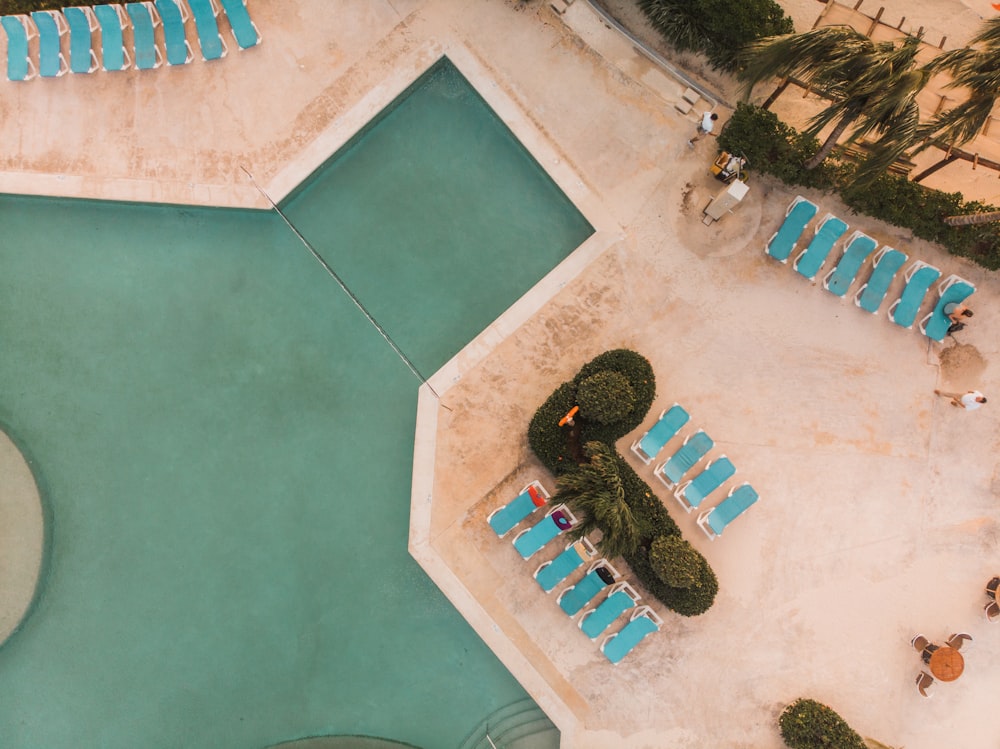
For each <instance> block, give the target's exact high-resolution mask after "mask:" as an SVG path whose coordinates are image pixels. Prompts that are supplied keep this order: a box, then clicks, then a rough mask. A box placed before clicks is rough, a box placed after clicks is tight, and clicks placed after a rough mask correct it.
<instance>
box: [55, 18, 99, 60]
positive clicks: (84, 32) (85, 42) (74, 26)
mask: <svg viewBox="0 0 1000 749" xmlns="http://www.w3.org/2000/svg"><path fill="white" fill-rule="evenodd" d="M63 15H64V16H65V17H66V23H67V24H69V69H70V70H71V71H73V72H74V73H89V72H91V70H93V67H91V63H93V64H95V65H96V63H97V60H96V59H95V58H94V53H93V47H92V46H91V31H90V21H89V19H88V18H87V14H86V12H85V11H84V10H83V8H63Z"/></svg>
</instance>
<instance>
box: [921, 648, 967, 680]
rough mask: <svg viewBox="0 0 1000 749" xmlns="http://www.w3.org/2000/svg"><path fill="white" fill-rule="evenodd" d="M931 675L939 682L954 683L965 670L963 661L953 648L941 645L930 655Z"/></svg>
mask: <svg viewBox="0 0 1000 749" xmlns="http://www.w3.org/2000/svg"><path fill="white" fill-rule="evenodd" d="M930 666H931V673H932V674H933V675H934V678H935V679H940V680H941V681H955V679H957V678H958V677H959V676H961V675H962V671H963V670H964V669H965V659H964V658H963V657H962V654H961V653H959V652H958V651H957V650H955V648H950V647H948V646H947V645H943V646H942V647H940V648H938V649H937V650H935V651H934V652H933V653H932V654H931V663H930Z"/></svg>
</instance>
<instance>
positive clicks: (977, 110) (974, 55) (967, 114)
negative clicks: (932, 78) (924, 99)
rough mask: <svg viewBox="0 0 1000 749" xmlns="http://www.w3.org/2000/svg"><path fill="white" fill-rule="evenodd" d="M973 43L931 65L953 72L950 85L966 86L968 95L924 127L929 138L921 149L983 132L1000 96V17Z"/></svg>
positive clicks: (936, 70) (988, 23) (954, 142)
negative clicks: (974, 46)
mask: <svg viewBox="0 0 1000 749" xmlns="http://www.w3.org/2000/svg"><path fill="white" fill-rule="evenodd" d="M970 44H973V45H976V44H978V45H981V46H980V47H979V48H973V47H971V46H970V47H964V48H963V49H954V50H951V51H950V52H945V53H943V54H940V55H938V56H937V57H935V58H934V59H933V60H931V62H930V63H928V65H927V68H928V70H930V71H931V72H932V73H939V72H943V73H949V74H950V75H951V76H952V81H951V83H949V84H948V88H965V89H967V90H968V94H969V95H968V98H967V99H966V100H965V101H963V102H962V103H961V104H958V105H957V106H954V107H952V108H951V109H946V110H945V111H943V112H941V113H940V114H938V115H937V116H935V117H934V118H933V119H932V120H931V121H930V122H928V123H927V124H926V125H924V126H922V127H921V128H920V135H921V137H924V138H928V139H931V140H928V141H926V142H925V143H924V144H923V145H922V146H921V147H920V149H919V150H922V149H924V148H926V147H927V146H929V145H931V144H932V143H933V140H938V141H943V142H944V143H947V144H949V145H952V146H960V145H962V144H963V143H968V142H969V141H970V140H972V139H973V138H975V137H976V136H977V135H979V133H980V131H981V130H982V129H983V126H984V125H985V124H986V121H987V120H988V119H989V116H990V113H991V112H992V111H993V107H994V106H995V105H996V103H997V98H998V97H1000V18H991V19H989V20H988V21H986V22H985V23H984V24H983V30H982V31H980V32H979V33H978V34H977V35H976V36H974V37H973V38H972V41H971V42H970Z"/></svg>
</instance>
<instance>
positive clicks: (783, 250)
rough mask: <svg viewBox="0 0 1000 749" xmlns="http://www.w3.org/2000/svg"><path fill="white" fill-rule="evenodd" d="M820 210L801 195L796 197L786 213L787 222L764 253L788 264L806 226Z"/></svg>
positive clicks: (766, 246)
mask: <svg viewBox="0 0 1000 749" xmlns="http://www.w3.org/2000/svg"><path fill="white" fill-rule="evenodd" d="M818 210H819V208H817V207H816V204H815V203H810V202H809V201H808V200H806V199H805V198H803V197H802V196H801V195H798V196H796V198H795V200H793V201H792V202H791V203H790V204H789V206H788V209H787V210H786V211H785V221H784V223H783V224H782V225H781V227H780V228H779V229H778V231H776V232H775V233H774V234H772V235H771V238H770V239H769V240H767V244H766V245H765V246H764V252H765V253H766V254H768V255H770V256H771V257H773V258H774V259H775V260H780V261H781V262H782V263H787V262H788V258H789V256H790V255H791V254H792V252H793V251H794V250H795V245H796V243H797V242H798V241H799V237H800V236H801V235H802V232H803V231H805V228H806V224H808V223H809V222H810V221H812V220H813V217H814V216H815V215H816V212H817V211H818Z"/></svg>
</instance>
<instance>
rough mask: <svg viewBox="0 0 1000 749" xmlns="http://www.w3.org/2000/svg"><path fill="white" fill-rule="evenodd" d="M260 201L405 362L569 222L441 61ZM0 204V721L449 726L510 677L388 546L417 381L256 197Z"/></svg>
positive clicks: (39, 735)
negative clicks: (32, 568)
mask: <svg viewBox="0 0 1000 749" xmlns="http://www.w3.org/2000/svg"><path fill="white" fill-rule="evenodd" d="M465 180H468V182H466V181H465ZM284 208H285V210H286V211H287V214H288V215H289V217H290V218H291V219H292V220H293V221H294V222H295V223H296V224H297V225H298V226H299V227H300V229H301V230H302V232H303V234H305V235H306V237H307V238H308V239H309V241H310V242H311V243H312V244H313V245H314V246H315V247H316V248H317V249H318V250H319V251H320V252H322V253H323V254H324V256H325V257H326V259H327V260H328V261H329V262H330V264H331V265H333V266H334V267H335V268H336V269H337V270H338V272H339V273H340V274H341V275H342V276H343V278H344V279H345V280H346V281H347V283H348V284H349V285H350V286H351V287H352V288H353V289H354V290H355V291H356V293H357V294H358V295H359V296H360V297H361V299H362V300H363V301H364V302H365V303H366V305H367V306H368V307H369V308H370V309H371V311H372V312H373V313H374V314H375V316H376V317H377V318H378V319H379V321H380V322H381V323H382V324H383V325H384V326H385V327H386V329H387V330H388V331H389V332H390V334H391V335H392V336H393V337H394V338H395V339H396V340H397V342H399V343H400V345H401V346H402V347H403V348H404V349H405V350H406V351H407V354H408V355H409V356H410V357H411V358H412V359H413V360H414V361H415V362H416V363H417V365H418V366H419V367H420V368H421V369H422V370H423V371H424V372H425V374H430V373H431V372H432V371H433V370H434V369H436V368H437V367H438V366H440V365H441V364H442V363H444V361H446V360H447V358H448V357H450V356H451V355H452V354H453V353H454V352H456V351H457V350H459V349H460V348H461V347H462V346H463V345H464V344H465V343H466V342H467V340H468V339H469V338H471V337H472V336H473V335H475V334H476V333H477V332H478V331H479V330H481V329H482V328H483V327H485V326H486V325H487V324H488V323H489V322H490V321H492V320H493V319H494V318H495V317H496V316H497V315H499V314H500V313H501V312H502V311H503V310H504V309H505V308H506V307H507V306H509V305H510V304H511V303H512V302H513V301H514V300H515V299H516V298H518V297H519V296H520V295H521V294H522V293H523V292H524V291H526V290H527V289H528V288H529V287H530V286H531V285H532V284H533V283H534V282H535V281H536V280H538V279H539V278H540V277H541V276H542V275H544V274H545V273H546V272H547V271H548V270H549V269H550V268H552V267H553V266H554V265H555V264H556V263H558V262H559V261H560V260H561V259H562V258H563V257H565V255H567V254H568V253H569V252H570V251H571V250H572V249H573V248H574V247H576V246H577V245H578V244H579V243H580V242H581V241H582V240H583V239H584V238H585V237H586V236H588V235H589V234H590V232H591V228H590V227H589V225H587V223H586V221H585V220H584V219H583V218H582V217H581V216H580V215H579V214H578V213H577V212H576V211H575V209H573V208H572V206H571V205H569V204H568V202H567V201H566V200H565V198H564V197H563V196H562V195H561V194H560V193H559V192H558V191H557V190H555V189H554V187H553V185H552V184H551V182H549V181H548V179H547V178H546V177H545V176H544V175H543V174H542V173H541V172H540V170H539V169H538V167H537V165H535V164H534V163H533V162H531V160H530V159H528V158H527V157H526V156H525V154H524V153H523V151H522V150H521V149H520V147H519V146H518V145H517V144H516V142H514V141H513V139H512V138H511V136H510V134H509V133H508V132H507V131H506V129H505V128H504V127H503V126H502V124H501V123H499V121H498V120H497V119H496V118H495V117H494V116H493V114H492V113H491V112H490V111H489V110H488V108H486V107H485V106H484V105H483V104H482V102H481V101H480V100H479V99H478V97H477V96H476V95H475V94H474V93H473V92H472V91H471V90H469V89H468V87H467V86H465V85H464V82H463V81H462V79H461V78H460V76H458V74H457V73H456V72H455V71H454V70H453V69H451V68H450V67H449V66H443V67H440V68H438V69H437V70H435V71H434V73H433V74H432V75H430V76H428V77H427V78H426V80H424V81H422V83H421V85H420V86H418V87H417V88H415V89H414V90H413V91H412V92H410V95H409V96H408V97H407V98H406V99H405V100H403V101H402V102H401V103H399V104H398V106H396V107H394V108H393V109H392V110H391V111H390V112H389V113H388V114H387V115H386V116H385V117H383V118H382V119H381V120H380V121H379V122H378V123H377V124H376V125H375V126H373V127H372V128H370V129H368V130H367V131H366V132H365V133H364V135H363V137H361V138H359V139H358V140H357V141H356V142H354V143H352V144H350V146H349V147H348V148H346V149H345V151H344V152H343V153H342V154H341V155H340V156H339V157H338V158H337V159H335V160H334V161H332V162H331V163H330V164H328V165H327V166H326V167H325V169H324V170H323V172H322V174H320V175H319V176H318V177H317V178H316V179H314V180H313V181H311V183H310V184H309V185H308V186H307V187H306V188H304V189H303V190H302V191H300V192H299V193H298V194H297V195H296V196H294V197H293V198H292V199H291V200H290V201H289V202H288V203H287V205H286V206H284ZM0 221H2V223H3V226H4V237H5V239H4V241H3V242H2V243H0V269H2V272H0V346H2V349H0V350H2V352H3V354H2V356H0V424H2V426H3V427H4V428H5V429H7V430H8V431H9V432H10V433H11V435H12V436H13V437H14V438H15V439H16V441H17V442H18V443H19V444H21V445H23V446H25V448H26V449H27V452H28V454H29V455H30V457H31V458H32V459H33V460H34V461H35V463H34V470H35V472H36V478H37V479H38V481H39V483H40V486H41V489H42V492H43V496H44V499H45V502H46V503H47V506H48V508H49V510H50V512H51V516H52V518H53V523H52V527H51V544H50V559H49V565H48V574H47V577H46V579H45V580H44V582H43V586H44V587H43V592H42V594H41V595H40V597H39V599H38V600H37V602H36V607H35V609H34V611H33V612H32V614H31V616H30V617H29V618H28V620H27V621H26V622H25V624H24V627H23V629H22V630H21V631H20V632H18V633H17V634H16V635H15V636H14V637H13V638H12V639H11V640H10V641H8V643H7V644H6V645H4V646H3V647H2V648H0V695H2V698H0V737H2V738H0V746H3V747H4V748H5V749H39V748H43V747H44V749H62V748H63V747H65V748H67V749H69V748H71V747H72V748H73V749H77V748H78V747H101V748H102V749H103V748H107V749H117V748H122V749H124V748H126V747H127V748H128V749H133V748H134V747H138V746H141V747H147V748H153V749H155V748H159V747H163V748H167V747H171V748H173V747H184V748H188V747H193V748H196V747H206V748H208V747H211V748H213V749H214V748H216V747H226V748H228V747H233V748H234V749H236V748H239V749H246V748H247V747H262V746H267V745H270V744H274V743H278V742H281V741H288V740H291V739H295V738H298V737H303V736H310V735H322V734H365V735H375V736H384V737H387V738H392V739H396V740H400V741H405V742H408V743H412V744H415V745H417V746H421V747H424V749H450V748H451V747H457V745H458V744H459V742H460V741H461V740H462V738H463V737H464V736H465V735H466V734H467V733H468V732H469V731H470V730H471V729H472V728H473V726H475V724H476V723H477V722H478V721H479V720H480V719H481V718H483V717H484V716H485V715H487V714H488V713H490V712H491V711H493V710H495V709H496V708H498V707H500V706H502V705H505V704H507V703H509V702H512V701H514V700H517V699H521V698H523V696H524V693H523V691H522V690H521V688H520V687H519V686H518V685H517V683H516V682H515V681H514V680H513V678H512V677H511V676H510V675H509V674H508V673H507V672H506V671H505V669H504V668H503V667H502V666H501V665H500V664H499V662H498V661H496V659H495V658H494V657H493V655H492V654H491V653H490V652H489V651H488V649H487V648H486V647H485V646H484V645H483V644H482V642H481V641H480V640H479V639H478V638H477V637H476V635H475V634H474V633H473V632H472V631H471V629H469V628H468V626H467V625H466V624H465V622H464V621H463V620H462V619H461V617H460V616H459V615H458V613H457V612H455V611H454V609H453V608H452V607H451V606H450V605H449V604H448V603H447V601H446V600H445V599H444V598H443V597H442V596H441V595H440V594H439V592H438V591H437V589H436V588H435V587H434V585H433V584H432V583H431V582H430V581H429V580H428V579H427V577H426V576H425V575H424V574H423V572H422V571H421V570H420V569H419V568H418V567H417V565H416V563H415V562H413V560H412V559H411V558H410V557H409V555H408V554H407V551H406V538H407V523H408V505H409V483H410V471H411V462H412V446H413V428H414V418H415V417H414V412H415V404H416V390H417V385H418V383H417V381H416V380H415V378H414V377H413V376H412V375H411V374H410V372H409V371H408V370H407V369H406V368H405V367H404V366H403V364H402V363H401V362H400V361H399V359H398V358H396V356H395V355H394V354H393V353H392V351H391V350H390V349H389V347H388V346H387V345H386V344H385V342H384V341H383V340H382V339H381V338H380V337H379V336H378V335H377V334H376V333H375V332H374V330H373V329H372V328H371V327H370V325H369V324H368V322H367V321H366V320H365V319H364V318H363V317H362V316H361V315H360V314H359V313H358V311H357V310H356V309H355V308H354V306H353V304H351V302H350V301H349V300H348V299H347V298H346V297H345V296H344V294H343V293H342V292H341V291H340V290H339V288H337V287H336V285H335V284H334V283H333V282H332V281H331V280H330V278H329V277H328V276H327V275H326V274H325V272H324V271H323V270H322V268H321V267H320V266H319V265H318V264H317V263H316V261H315V260H314V259H313V258H312V257H311V256H310V255H309V254H308V253H307V252H306V251H305V249H304V248H302V247H301V245H300V244H299V243H298V240H297V239H296V238H295V237H294V236H293V235H292V234H291V232H289V231H288V229H287V228H286V227H285V226H284V224H283V223H282V222H281V220H280V219H279V218H278V217H277V216H276V215H274V214H273V213H263V212H251V211H235V210H206V209H196V208H176V207H164V206H143V205H123V204H110V203H91V202H83V201H65V200H50V199H32V198H24V197H0Z"/></svg>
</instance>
